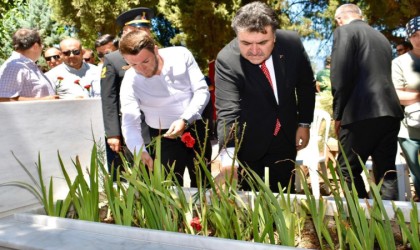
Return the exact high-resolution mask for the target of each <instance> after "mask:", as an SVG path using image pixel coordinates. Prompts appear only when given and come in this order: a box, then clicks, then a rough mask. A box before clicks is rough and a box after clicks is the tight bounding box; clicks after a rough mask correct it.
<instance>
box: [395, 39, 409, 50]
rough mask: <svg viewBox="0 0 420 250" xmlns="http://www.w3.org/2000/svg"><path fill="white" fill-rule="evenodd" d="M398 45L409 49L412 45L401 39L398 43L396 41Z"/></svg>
mask: <svg viewBox="0 0 420 250" xmlns="http://www.w3.org/2000/svg"><path fill="white" fill-rule="evenodd" d="M398 45H402V46H403V47H404V48H406V49H410V50H412V49H413V45H412V44H411V43H410V42H408V41H402V42H400V43H397V46H398Z"/></svg>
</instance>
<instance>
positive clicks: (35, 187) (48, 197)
mask: <svg viewBox="0 0 420 250" xmlns="http://www.w3.org/2000/svg"><path fill="white" fill-rule="evenodd" d="M12 155H13V157H14V158H15V159H16V161H17V162H18V163H19V165H20V166H21V167H22V169H23V170H24V171H25V172H26V174H27V175H28V176H29V178H30V179H31V181H32V184H29V183H26V182H22V181H11V182H6V183H2V184H0V187H1V186H17V187H20V188H24V189H26V190H28V191H29V192H31V193H32V194H33V195H34V196H35V197H36V198H37V200H38V201H39V202H40V203H41V204H42V205H43V206H44V210H45V213H46V214H47V215H49V216H59V217H65V216H66V214H67V211H68V210H69V207H70V205H71V197H70V196H69V195H67V196H66V198H65V199H64V201H63V200H57V202H56V203H55V200H54V189H53V186H54V183H53V177H52V176H51V177H50V185H49V189H48V192H47V186H46V185H45V181H44V177H43V174H42V164H41V154H40V153H38V163H37V164H35V165H36V169H37V174H38V180H37V179H36V178H35V177H34V176H33V175H32V174H31V172H30V171H29V169H28V168H26V166H25V165H23V163H22V162H21V161H20V160H19V159H18V158H17V157H16V155H15V154H14V153H13V152H12ZM58 155H60V154H59V153H58ZM54 203H55V204H54Z"/></svg>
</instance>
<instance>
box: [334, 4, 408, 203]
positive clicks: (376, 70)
mask: <svg viewBox="0 0 420 250" xmlns="http://www.w3.org/2000/svg"><path fill="white" fill-rule="evenodd" d="M335 19H336V21H337V24H338V26H340V27H338V28H337V29H336V30H335V32H334V42H333V50H332V63H331V64H332V66H331V83H332V92H333V96H334V100H333V117H334V120H335V130H336V133H337V135H338V137H339V141H340V143H341V145H342V146H343V152H342V153H340V154H339V155H338V162H339V165H340V168H341V170H342V172H343V174H344V176H345V177H346V181H347V184H348V185H349V187H350V188H351V183H352V179H351V175H350V173H349V171H348V170H347V167H346V162H345V157H347V159H348V161H349V166H350V168H351V170H352V173H353V182H354V184H355V187H356V190H357V192H358V195H359V197H360V198H366V197H367V192H366V189H365V185H364V182H363V179H362V177H361V175H360V174H361V173H362V167H361V164H360V161H359V158H358V157H359V156H360V159H361V160H362V162H363V163H365V162H366V160H367V159H368V157H369V156H371V157H372V160H373V163H374V165H373V166H374V173H375V180H376V182H379V181H380V180H381V179H382V178H383V177H384V183H383V185H382V188H381V191H382V198H384V199H394V198H396V195H397V193H398V192H397V182H396V174H395V157H396V153H397V135H398V131H399V129H400V120H401V119H402V117H403V112H402V109H401V106H400V103H399V100H398V96H397V94H396V91H395V88H394V86H393V84H392V79H391V61H392V52H391V44H390V43H389V41H388V40H387V39H386V38H385V36H383V35H382V34H381V33H380V32H379V31H377V30H375V29H373V28H372V27H370V26H369V25H368V24H367V23H365V22H364V21H362V11H361V10H360V9H359V7H357V6H356V5H354V4H344V5H342V6H340V7H339V8H338V9H337V10H336V13H335ZM344 156H345V157H344ZM390 170H393V171H394V172H392V171H391V172H388V173H386V172H387V171H390Z"/></svg>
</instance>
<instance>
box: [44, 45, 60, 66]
mask: <svg viewBox="0 0 420 250" xmlns="http://www.w3.org/2000/svg"><path fill="white" fill-rule="evenodd" d="M44 58H45V61H47V64H48V67H49V68H50V69H52V68H54V67H56V66H58V65H60V64H61V63H62V60H61V51H60V50H59V49H57V48H56V47H50V48H48V49H46V50H45V52H44Z"/></svg>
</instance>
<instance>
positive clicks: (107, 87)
mask: <svg viewBox="0 0 420 250" xmlns="http://www.w3.org/2000/svg"><path fill="white" fill-rule="evenodd" d="M153 16H154V13H153V11H152V10H151V9H149V8H145V7H138V8H134V9H131V10H129V11H126V12H124V13H122V14H121V15H120V16H118V18H117V20H116V22H117V24H118V25H119V26H121V27H122V37H124V36H125V35H126V34H128V33H129V32H131V31H134V30H144V31H146V32H147V33H148V34H150V20H151V18H153ZM103 52H107V51H106V50H105V51H103ZM129 68H130V67H129V66H128V64H127V62H126V61H125V60H124V58H123V57H122V55H121V53H120V51H119V50H116V51H114V52H111V53H104V63H103V68H102V73H101V97H102V112H103V119H104V127H105V134H106V139H107V145H106V153H107V161H108V170H109V171H110V172H111V166H112V164H114V177H115V169H116V168H117V167H118V166H119V165H120V164H121V159H120V158H119V155H118V153H119V152H120V151H122V149H123V145H124V141H123V138H122V133H121V115H120V86H121V82H122V79H123V78H124V74H125V72H126V70H127V69H129ZM142 121H144V116H143V115H142ZM141 126H142V127H141V131H142V138H143V139H144V143H145V144H148V143H149V142H150V135H149V128H148V126H147V124H146V123H145V122H142V123H141ZM127 153H128V152H127ZM128 155H129V154H128Z"/></svg>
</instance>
